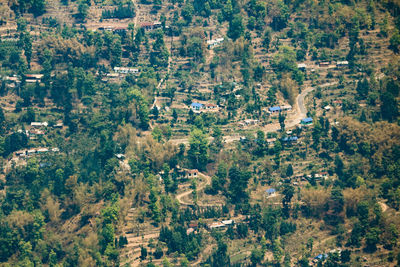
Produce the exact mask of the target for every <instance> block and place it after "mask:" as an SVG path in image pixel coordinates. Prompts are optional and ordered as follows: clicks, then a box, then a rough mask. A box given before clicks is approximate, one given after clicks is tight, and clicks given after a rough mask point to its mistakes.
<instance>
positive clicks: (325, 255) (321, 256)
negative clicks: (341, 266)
mask: <svg viewBox="0 0 400 267" xmlns="http://www.w3.org/2000/svg"><path fill="white" fill-rule="evenodd" d="M326 258H328V254H326V253H325V254H319V255H318V256H316V257H315V258H314V259H316V260H324V259H326Z"/></svg>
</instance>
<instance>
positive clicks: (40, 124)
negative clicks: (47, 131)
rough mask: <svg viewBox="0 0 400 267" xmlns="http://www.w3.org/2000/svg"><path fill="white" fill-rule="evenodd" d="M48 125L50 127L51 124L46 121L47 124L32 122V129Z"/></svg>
mask: <svg viewBox="0 0 400 267" xmlns="http://www.w3.org/2000/svg"><path fill="white" fill-rule="evenodd" d="M48 125H49V123H48V122H47V121H45V122H31V126H32V127H37V128H40V127H47V126H48Z"/></svg>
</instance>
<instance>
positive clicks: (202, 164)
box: [188, 129, 208, 170]
mask: <svg viewBox="0 0 400 267" xmlns="http://www.w3.org/2000/svg"><path fill="white" fill-rule="evenodd" d="M207 139H208V137H207V135H205V134H204V133H203V132H202V131H201V130H199V129H194V130H193V131H192V132H191V133H190V139H189V146H190V148H189V151H188V158H189V160H190V162H191V165H192V167H193V168H196V169H199V170H205V168H206V166H207V163H208V151H207V150H208V140H207Z"/></svg>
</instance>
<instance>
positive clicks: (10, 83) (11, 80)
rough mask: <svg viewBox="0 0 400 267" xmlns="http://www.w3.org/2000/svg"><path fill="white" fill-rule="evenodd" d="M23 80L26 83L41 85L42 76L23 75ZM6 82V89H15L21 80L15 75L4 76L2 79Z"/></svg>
mask: <svg viewBox="0 0 400 267" xmlns="http://www.w3.org/2000/svg"><path fill="white" fill-rule="evenodd" d="M24 79H25V82H26V83H30V84H32V83H37V82H38V83H41V82H42V79H43V74H25V75H24ZM3 80H4V81H5V82H6V86H7V88H11V89H13V88H17V87H19V85H20V84H21V79H20V78H19V77H18V76H17V75H13V76H6V77H4V78H3Z"/></svg>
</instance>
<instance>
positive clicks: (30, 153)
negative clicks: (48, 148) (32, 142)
mask: <svg viewBox="0 0 400 267" xmlns="http://www.w3.org/2000/svg"><path fill="white" fill-rule="evenodd" d="M34 154H36V149H30V150H28V151H26V155H28V156H32V155H34Z"/></svg>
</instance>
